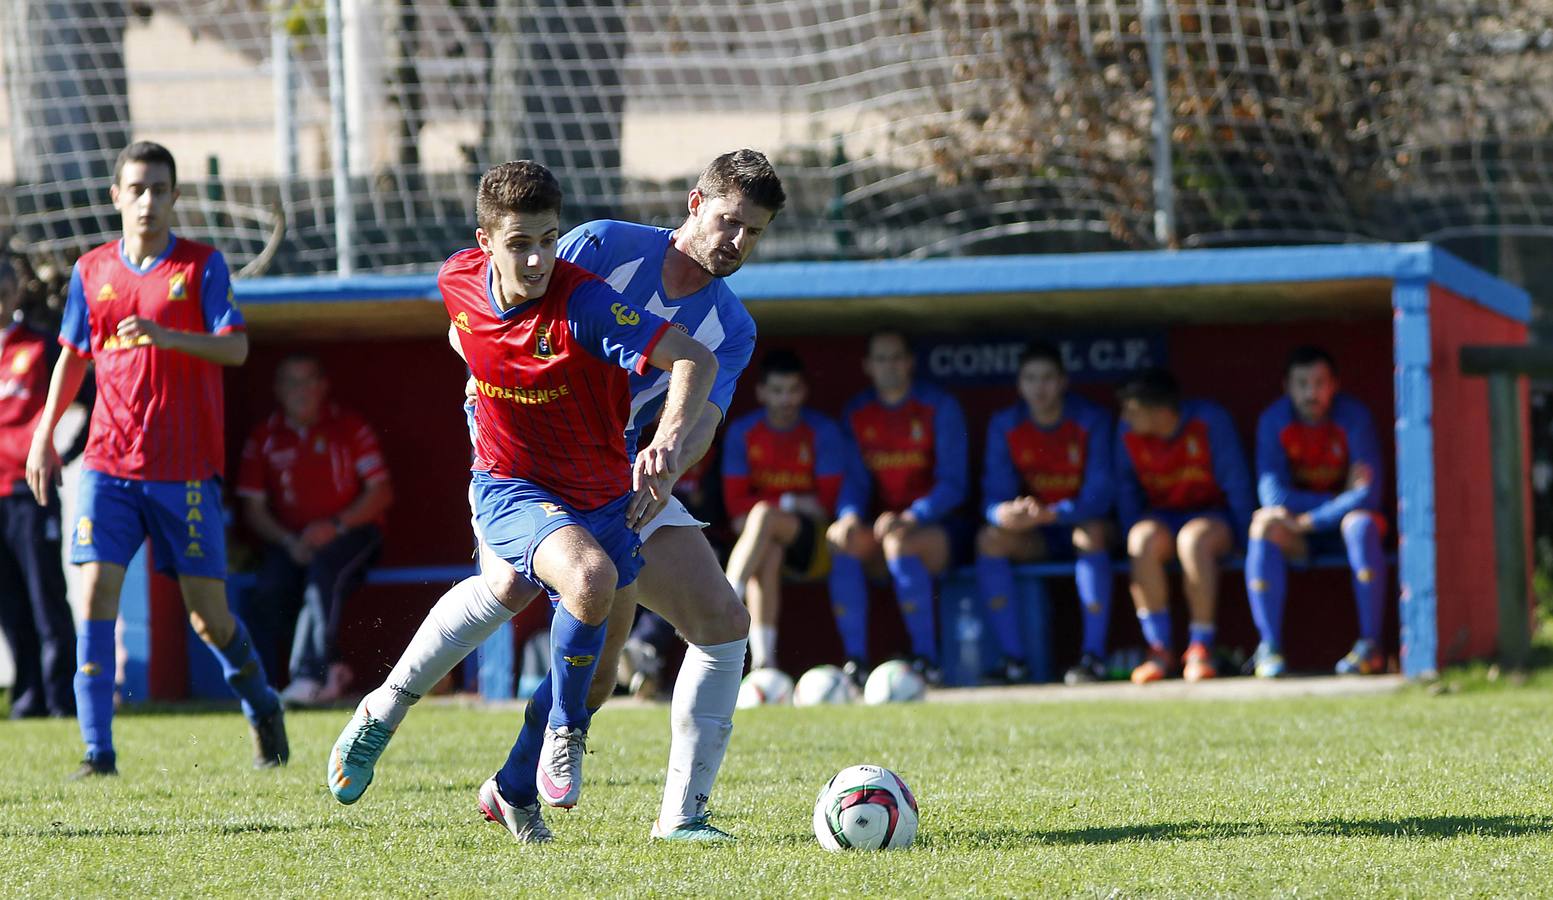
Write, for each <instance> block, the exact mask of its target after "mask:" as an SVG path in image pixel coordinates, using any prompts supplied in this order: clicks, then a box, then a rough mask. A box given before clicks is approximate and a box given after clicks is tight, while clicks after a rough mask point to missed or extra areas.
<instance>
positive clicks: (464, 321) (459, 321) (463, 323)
mask: <svg viewBox="0 0 1553 900" xmlns="http://www.w3.org/2000/svg"><path fill="white" fill-rule="evenodd" d="M453 327H455V328H457V329H458V330H459V331H462V332H464V333H465V334H473V333H474V329H472V328H470V327H469V313H466V312H461V313H459V314H458V315H456V316H454V317H453Z"/></svg>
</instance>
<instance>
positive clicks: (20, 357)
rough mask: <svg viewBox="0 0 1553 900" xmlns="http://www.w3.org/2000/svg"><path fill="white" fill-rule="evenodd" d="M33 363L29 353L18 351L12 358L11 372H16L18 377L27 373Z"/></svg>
mask: <svg viewBox="0 0 1553 900" xmlns="http://www.w3.org/2000/svg"><path fill="white" fill-rule="evenodd" d="M31 362H32V354H30V353H28V352H27V351H26V350H18V351H16V355H15V356H13V357H11V371H12V372H15V373H16V374H17V375H20V374H22V373H23V372H25V371H27V365H28V363H31Z"/></svg>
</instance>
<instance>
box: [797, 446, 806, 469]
mask: <svg viewBox="0 0 1553 900" xmlns="http://www.w3.org/2000/svg"><path fill="white" fill-rule="evenodd" d="M798 463H799V465H804V466H807V465H808V464H809V445H808V444H799V445H798Z"/></svg>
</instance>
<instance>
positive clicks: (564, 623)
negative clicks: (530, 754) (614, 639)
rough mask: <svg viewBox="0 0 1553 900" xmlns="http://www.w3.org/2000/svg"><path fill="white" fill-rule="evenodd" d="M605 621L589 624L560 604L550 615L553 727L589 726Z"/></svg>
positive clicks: (602, 647)
mask: <svg viewBox="0 0 1553 900" xmlns="http://www.w3.org/2000/svg"><path fill="white" fill-rule="evenodd" d="M604 624H605V623H603V622H600V623H599V624H597V625H589V624H587V623H585V622H583V621H582V620H580V619H578V618H577V617H576V616H573V615H572V614H571V613H570V612H569V611H568V610H567V609H566V605H565V604H564V603H563V604H558V605H557V606H556V608H555V615H554V616H552V617H551V618H550V677H551V678H552V682H551V685H550V692H551V694H552V695H553V696H554V702H553V703H552V704H551V706H550V727H551V728H561V727H563V726H565V727H567V728H581V729H583V730H585V731H586V730H587V728H588V722H589V720H590V719H591V718H592V715H591V714H590V713H589V712H588V687H589V686H590V685H592V684H593V670H595V669H597V668H598V667H599V652H600V651H602V650H603V649H604Z"/></svg>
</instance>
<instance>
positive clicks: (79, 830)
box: [0, 820, 355, 838]
mask: <svg viewBox="0 0 1553 900" xmlns="http://www.w3.org/2000/svg"><path fill="white" fill-rule="evenodd" d="M352 827H355V826H354V825H353V824H352V823H349V822H346V821H344V820H334V821H320V822H310V823H307V824H304V825H280V824H276V823H274V822H219V823H213V824H209V825H201V824H176V823H174V824H168V825H66V824H64V823H63V822H50V823H48V824H47V825H37V826H34V827H32V828H0V838H107V837H171V836H173V835H179V834H190V835H204V836H210V837H214V836H216V835H242V834H294V833H297V832H303V831H327V830H331V829H336V828H352Z"/></svg>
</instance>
